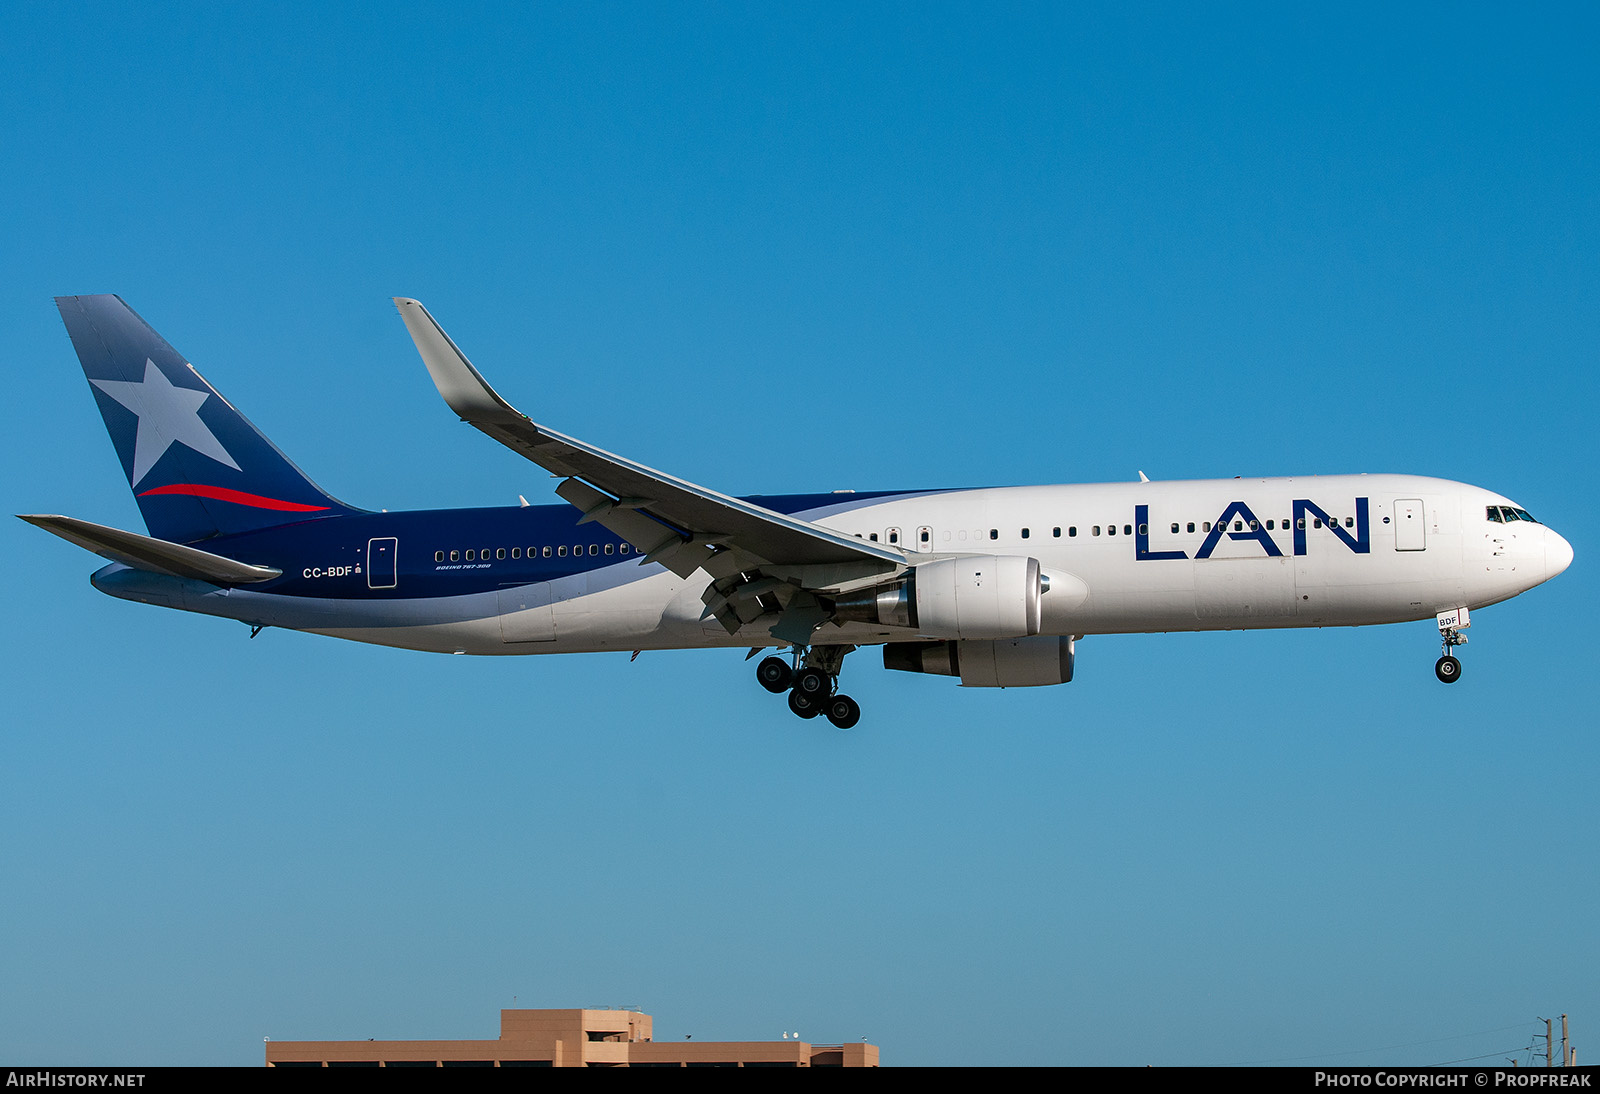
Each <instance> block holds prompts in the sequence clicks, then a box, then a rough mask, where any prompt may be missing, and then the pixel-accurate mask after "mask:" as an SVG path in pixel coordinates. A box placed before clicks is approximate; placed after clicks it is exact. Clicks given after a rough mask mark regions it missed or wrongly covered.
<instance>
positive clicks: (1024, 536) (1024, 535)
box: [1022, 528, 1028, 539]
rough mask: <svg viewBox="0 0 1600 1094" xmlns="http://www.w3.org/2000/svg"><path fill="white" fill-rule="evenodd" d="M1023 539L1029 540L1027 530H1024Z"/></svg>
mask: <svg viewBox="0 0 1600 1094" xmlns="http://www.w3.org/2000/svg"><path fill="white" fill-rule="evenodd" d="M1022 538H1023V539H1027V538H1028V530H1027V529H1026V528H1024V529H1023V530H1022Z"/></svg>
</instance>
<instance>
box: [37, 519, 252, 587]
mask: <svg viewBox="0 0 1600 1094" xmlns="http://www.w3.org/2000/svg"><path fill="white" fill-rule="evenodd" d="M18 516H20V517H21V518H22V519H23V520H25V521H27V522H28V523H29V524H32V525H35V526H36V527H39V528H43V529H44V530H45V531H46V532H54V533H55V534H56V535H58V536H60V537H61V538H62V539H64V540H66V541H67V542H68V543H76V544H77V545H78V546H79V547H82V548H84V549H85V550H88V551H93V552H94V553H95V554H97V555H99V556H100V557H101V558H109V559H110V560H111V561H112V562H120V563H122V564H123V565H124V566H132V567H133V568H134V569H135V570H149V571H151V572H153V573H158V574H171V575H172V576H173V577H192V578H196V579H198V580H200V581H209V582H211V583H212V584H213V585H251V584H254V583H256V582H258V581H271V580H272V579H273V578H275V577H282V576H283V571H282V570H275V569H273V568H272V567H271V566H252V565H250V564H249V563H248V562H236V561H234V560H233V559H231V558H224V557H223V556H222V555H214V554H212V553H211V552H210V551H201V550H198V549H197V548H194V547H185V546H184V545H183V544H181V543H169V542H167V541H166V540H164V539H154V538H152V537H150V536H141V535H140V534H139V533H137V532H124V531H123V530H122V529H120V528H111V527H108V526H106V525H104V524H95V523H94V522H93V521H87V520H79V519H78V518H76V517H62V516H55V515H53V514H20V513H19V514H18Z"/></svg>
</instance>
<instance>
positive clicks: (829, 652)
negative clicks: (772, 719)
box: [756, 646, 861, 729]
mask: <svg viewBox="0 0 1600 1094" xmlns="http://www.w3.org/2000/svg"><path fill="white" fill-rule="evenodd" d="M853 649H855V647H854V646H809V647H808V646H795V647H793V648H792V654H793V658H794V664H793V666H792V667H791V666H790V664H789V663H788V662H786V661H785V660H784V659H783V658H781V657H767V658H763V659H762V661H761V663H760V664H758V665H757V666H756V680H757V681H759V682H760V684H761V686H762V687H764V688H766V689H767V690H768V691H770V692H772V693H773V694H774V695H781V694H782V693H783V692H785V691H787V692H788V693H789V709H790V710H791V711H793V712H794V713H795V714H796V715H797V716H798V717H801V718H806V719H810V718H815V717H816V716H817V715H819V714H820V715H823V716H825V717H826V718H827V719H828V721H830V722H832V723H833V724H834V726H835V727H836V728H838V729H851V728H853V727H854V726H855V724H856V723H857V722H859V721H860V720H861V706H860V704H858V703H857V702H856V701H855V700H854V699H852V698H850V696H848V695H840V694H838V689H839V669H840V667H841V666H842V665H843V664H844V655H845V654H847V653H849V652H850V651H851V650H853Z"/></svg>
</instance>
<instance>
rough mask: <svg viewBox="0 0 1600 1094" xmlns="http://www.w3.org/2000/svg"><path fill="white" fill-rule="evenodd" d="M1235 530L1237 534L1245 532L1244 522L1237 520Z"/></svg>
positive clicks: (1234, 524) (1234, 525)
mask: <svg viewBox="0 0 1600 1094" xmlns="http://www.w3.org/2000/svg"><path fill="white" fill-rule="evenodd" d="M1233 530H1234V531H1235V532H1242V531H1244V521H1242V520H1236V521H1234V522H1233Z"/></svg>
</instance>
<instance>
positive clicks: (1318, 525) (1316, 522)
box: [1311, 517, 1322, 528]
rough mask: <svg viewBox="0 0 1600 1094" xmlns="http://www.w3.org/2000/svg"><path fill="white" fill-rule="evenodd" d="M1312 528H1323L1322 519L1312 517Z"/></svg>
mask: <svg viewBox="0 0 1600 1094" xmlns="http://www.w3.org/2000/svg"><path fill="white" fill-rule="evenodd" d="M1311 527H1313V528H1321V527H1322V518H1321V517H1312V518H1311Z"/></svg>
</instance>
